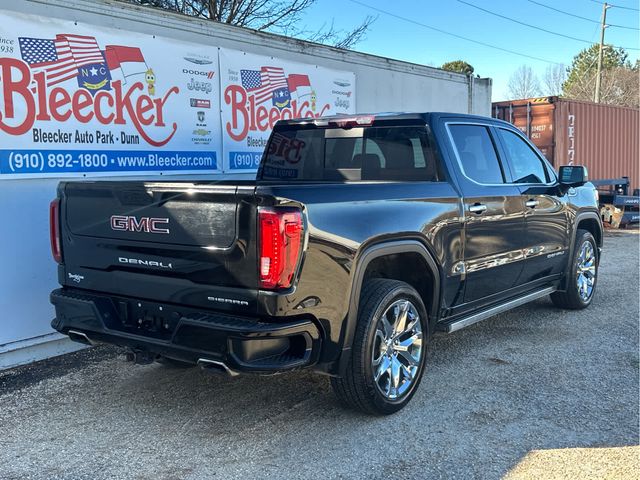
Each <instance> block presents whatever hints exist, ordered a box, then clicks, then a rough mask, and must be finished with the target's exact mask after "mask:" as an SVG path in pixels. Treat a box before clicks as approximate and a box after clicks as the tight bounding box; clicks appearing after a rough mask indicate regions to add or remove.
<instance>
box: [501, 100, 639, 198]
mask: <svg viewBox="0 0 640 480" xmlns="http://www.w3.org/2000/svg"><path fill="white" fill-rule="evenodd" d="M492 112H493V117H494V118H499V119H502V120H506V121H508V122H511V123H513V124H514V125H515V126H516V127H518V128H519V129H520V130H521V131H522V132H523V133H525V134H526V135H527V136H528V137H529V138H530V139H531V141H532V142H533V143H534V144H535V145H536V146H537V147H538V148H539V149H540V151H541V152H542V153H543V154H544V155H545V156H546V157H547V159H548V160H549V161H550V162H551V163H552V164H553V166H554V167H556V168H557V167H559V166H560V165H572V164H574V165H585V166H586V167H587V169H588V171H589V178H590V179H592V180H599V179H605V178H620V177H629V181H630V183H631V188H632V189H634V188H639V187H640V110H638V109H636V108H628V107H616V106H612V105H603V104H599V103H591V102H578V101H575V100H565V99H562V98H559V97H543V98H533V99H524V100H513V101H506V102H495V103H493V104H492Z"/></svg>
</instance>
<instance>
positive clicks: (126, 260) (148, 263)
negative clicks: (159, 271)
mask: <svg viewBox="0 0 640 480" xmlns="http://www.w3.org/2000/svg"><path fill="white" fill-rule="evenodd" d="M118 261H119V262H120V263H128V264H131V265H142V266H145V267H156V268H173V265H172V264H170V263H166V264H165V263H163V262H156V261H155V260H140V259H139V258H126V257H118Z"/></svg>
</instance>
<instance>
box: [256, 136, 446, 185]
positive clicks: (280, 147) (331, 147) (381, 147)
mask: <svg viewBox="0 0 640 480" xmlns="http://www.w3.org/2000/svg"><path fill="white" fill-rule="evenodd" d="M259 178H261V179H263V180H276V179H291V180H330V181H341V180H351V181H354V180H355V181H357V180H363V181H367V180H396V181H441V180H442V179H443V177H442V170H441V165H440V160H439V157H438V154H437V150H436V147H435V144H434V141H433V137H432V136H431V133H430V131H429V129H428V127H427V126H425V125H419V126H418V125H417V126H393V127H377V126H376V127H363V128H350V129H343V128H322V127H315V126H303V125H298V126H289V127H287V126H285V127H280V128H276V130H275V131H274V133H273V135H272V138H271V141H270V142H269V145H268V147H267V151H266V153H265V158H264V161H263V165H262V167H261V172H259Z"/></svg>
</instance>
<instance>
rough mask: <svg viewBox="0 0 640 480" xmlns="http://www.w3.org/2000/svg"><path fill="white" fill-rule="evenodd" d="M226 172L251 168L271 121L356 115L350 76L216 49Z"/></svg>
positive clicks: (255, 163)
mask: <svg viewBox="0 0 640 480" xmlns="http://www.w3.org/2000/svg"><path fill="white" fill-rule="evenodd" d="M220 89H221V92H220V103H221V108H222V129H223V131H222V138H223V151H224V170H225V172H243V171H251V170H255V169H256V168H257V167H258V164H259V162H260V157H261V155H262V151H263V150H264V147H265V145H266V142H267V139H268V138H269V134H270V133H271V130H272V128H273V125H274V123H275V122H276V121H278V120H280V119H287V118H299V117H309V118H316V117H320V116H324V115H335V114H338V113H355V104H356V103H355V74H354V73H352V72H345V71H339V70H331V69H328V68H324V67H319V66H317V65H310V64H304V63H298V62H291V61H288V60H282V59H278V58H274V57H270V56H262V55H253V54H248V53H243V52H238V51H235V50H227V49H220Z"/></svg>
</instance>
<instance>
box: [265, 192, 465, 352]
mask: <svg viewBox="0 0 640 480" xmlns="http://www.w3.org/2000/svg"><path fill="white" fill-rule="evenodd" d="M293 199H295V200H293ZM257 201H258V204H259V205H261V204H262V205H268V206H271V205H269V202H275V203H276V204H281V205H290V204H294V205H295V204H298V205H300V206H302V207H303V209H304V214H305V219H306V225H305V232H306V250H305V253H304V258H303V261H302V265H301V268H300V271H299V275H298V277H297V283H296V285H295V287H294V288H293V289H292V291H291V292H289V293H288V294H286V295H271V294H269V293H267V292H260V295H261V296H262V298H261V299H260V300H261V301H260V303H261V304H262V305H263V306H264V308H265V309H266V311H267V313H268V314H270V315H278V316H279V315H284V316H292V315H299V314H310V315H313V317H315V318H316V319H317V320H318V321H319V322H320V323H321V326H322V328H323V329H324V331H325V334H326V336H327V338H328V340H329V342H327V345H326V347H327V348H326V349H325V350H326V351H325V356H326V357H327V358H330V357H331V356H333V355H335V354H337V353H338V352H339V349H341V345H340V339H341V337H342V335H343V334H344V326H345V323H346V322H344V320H345V318H346V317H347V313H348V310H349V300H350V293H351V290H352V280H353V275H354V268H355V263H356V261H357V258H358V256H359V255H360V254H361V252H363V251H364V250H365V249H366V248H367V247H369V246H370V245H374V244H378V243H381V242H387V241H391V240H394V239H400V238H402V239H407V238H414V239H418V240H419V241H421V242H422V243H423V244H424V245H425V246H426V247H427V249H428V250H429V251H430V253H431V254H432V256H433V257H434V259H436V261H437V263H438V264H439V265H442V269H443V274H442V277H441V280H442V281H444V282H445V284H444V285H446V282H447V281H449V282H451V283H453V284H455V287H454V288H457V287H458V286H459V283H460V282H459V277H450V273H451V269H452V265H453V264H454V263H456V262H458V261H460V260H461V258H462V238H461V232H462V227H461V226H462V223H461V210H460V208H461V207H460V200H459V195H458V194H457V192H456V191H455V190H454V188H453V187H452V186H451V185H450V184H449V183H445V182H437V183H431V182H404V183H401V182H388V183H383V182H372V183H360V182H359V183H341V184H317V185H300V186H296V185H291V184H290V185H286V186H266V185H263V186H259V187H258V190H257ZM442 290H444V291H452V289H448V288H446V286H445V288H442Z"/></svg>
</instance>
